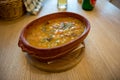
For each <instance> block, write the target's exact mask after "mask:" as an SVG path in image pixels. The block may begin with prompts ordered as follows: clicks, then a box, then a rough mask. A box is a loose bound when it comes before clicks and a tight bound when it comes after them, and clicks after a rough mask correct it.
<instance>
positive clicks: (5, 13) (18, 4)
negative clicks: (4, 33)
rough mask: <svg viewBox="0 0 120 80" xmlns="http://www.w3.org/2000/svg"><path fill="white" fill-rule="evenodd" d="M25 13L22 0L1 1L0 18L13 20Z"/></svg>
mask: <svg viewBox="0 0 120 80" xmlns="http://www.w3.org/2000/svg"><path fill="white" fill-rule="evenodd" d="M24 12H25V8H24V4H23V1H22V0H0V18H2V19H5V20H13V19H16V18H18V17H20V16H22V15H23V14H24Z"/></svg>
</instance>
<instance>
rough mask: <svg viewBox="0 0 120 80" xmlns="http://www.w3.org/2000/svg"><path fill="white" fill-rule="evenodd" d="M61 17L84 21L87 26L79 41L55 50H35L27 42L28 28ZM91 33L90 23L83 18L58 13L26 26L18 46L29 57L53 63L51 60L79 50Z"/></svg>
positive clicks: (71, 14)
mask: <svg viewBox="0 0 120 80" xmlns="http://www.w3.org/2000/svg"><path fill="white" fill-rule="evenodd" d="M60 17H73V18H76V19H78V20H80V21H82V22H83V24H85V25H86V26H85V30H84V32H83V33H82V34H81V35H80V36H79V37H78V38H77V39H74V40H72V41H70V42H68V43H66V44H64V45H61V46H57V47H54V48H35V47H33V46H31V45H30V44H29V43H28V42H27V40H26V39H25V33H26V31H27V29H28V28H30V27H34V25H36V24H41V23H42V22H45V21H46V20H51V19H54V18H60ZM89 31H90V24H89V21H88V20H87V19H86V18H84V17H83V16H81V15H79V14H76V13H72V12H57V13H53V14H48V15H45V16H43V17H40V18H38V19H36V20H34V21H32V22H30V23H29V24H28V25H27V26H25V28H24V29H23V30H22V32H21V34H20V38H19V42H18V46H19V47H21V48H22V51H23V52H27V53H28V55H31V56H33V57H35V58H37V59H39V60H40V61H51V60H54V59H57V58H60V57H62V56H65V55H66V54H67V53H69V52H71V51H72V50H74V49H75V48H77V47H78V46H79V44H80V43H81V42H83V40H84V39H85V38H86V36H87V35H88V33H89Z"/></svg>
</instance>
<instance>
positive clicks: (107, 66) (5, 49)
mask: <svg viewBox="0 0 120 80" xmlns="http://www.w3.org/2000/svg"><path fill="white" fill-rule="evenodd" d="M66 11H70V12H75V13H78V14H81V15H83V16H84V17H86V18H87V19H88V20H89V21H90V24H91V30H90V33H89V35H88V36H87V38H86V39H85V41H84V42H85V46H86V47H85V50H84V56H83V58H82V60H81V61H80V62H79V64H78V65H76V66H75V67H74V68H72V69H70V70H67V71H64V72H60V73H49V72H44V71H41V70H39V69H38V68H35V67H33V66H32V65H30V64H29V63H28V62H27V60H26V57H25V55H24V53H23V52H22V51H21V49H20V48H19V47H18V45H17V44H18V38H19V35H20V32H21V30H22V29H23V28H24V26H25V25H26V24H28V23H29V22H31V21H32V20H34V19H37V18H39V17H41V16H43V15H46V14H49V13H54V12H59V10H58V9H57V0H45V2H44V5H43V8H42V9H41V11H40V13H39V14H38V15H36V16H33V15H27V14H26V15H24V16H22V17H21V18H19V19H17V20H14V21H4V20H0V80H120V10H119V9H118V8H117V7H115V6H114V5H112V4H111V3H109V2H108V1H106V0H97V3H96V6H95V8H94V10H92V11H84V10H83V9H82V8H81V4H80V3H78V1H77V0H68V7H67V10H66Z"/></svg>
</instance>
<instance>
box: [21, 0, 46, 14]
mask: <svg viewBox="0 0 120 80" xmlns="http://www.w3.org/2000/svg"><path fill="white" fill-rule="evenodd" d="M43 1H44V0H23V2H24V5H25V7H26V11H27V12H29V13H30V14H34V15H36V14H38V12H39V11H40V9H41V7H42V3H43Z"/></svg>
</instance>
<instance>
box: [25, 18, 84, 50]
mask: <svg viewBox="0 0 120 80" xmlns="http://www.w3.org/2000/svg"><path fill="white" fill-rule="evenodd" d="M84 28H85V25H84V24H83V23H82V22H81V21H79V20H78V19H75V18H72V17H64V18H56V19H52V20H48V21H46V22H44V23H41V24H39V25H36V26H34V27H31V28H28V31H27V35H26V36H25V37H26V40H27V41H28V42H29V44H30V45H32V46H34V47H37V48H52V47H56V46H60V45H63V44H65V43H68V42H70V41H72V40H74V39H76V38H77V37H78V36H80V35H81V34H82V33H83V31H84Z"/></svg>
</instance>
